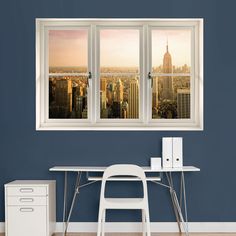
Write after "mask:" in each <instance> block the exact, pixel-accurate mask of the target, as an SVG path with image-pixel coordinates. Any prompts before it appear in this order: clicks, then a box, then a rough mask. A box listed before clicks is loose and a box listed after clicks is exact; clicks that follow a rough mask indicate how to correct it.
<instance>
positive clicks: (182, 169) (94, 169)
mask: <svg viewBox="0 0 236 236" xmlns="http://www.w3.org/2000/svg"><path fill="white" fill-rule="evenodd" d="M141 167H142V168H143V170H144V172H153V173H154V172H195V171H200V169H199V168H197V167H195V166H183V167H175V168H163V167H162V168H159V169H155V170H154V169H151V167H150V166H141ZM106 168H107V166H54V167H52V168H50V169H49V170H50V171H64V172H66V171H68V172H104V171H105V169H106Z"/></svg>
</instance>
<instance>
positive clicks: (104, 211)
mask: <svg viewBox="0 0 236 236" xmlns="http://www.w3.org/2000/svg"><path fill="white" fill-rule="evenodd" d="M105 222H106V209H104V210H103V214H102V236H105Z"/></svg>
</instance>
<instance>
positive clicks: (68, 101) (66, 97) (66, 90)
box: [55, 79, 72, 118]
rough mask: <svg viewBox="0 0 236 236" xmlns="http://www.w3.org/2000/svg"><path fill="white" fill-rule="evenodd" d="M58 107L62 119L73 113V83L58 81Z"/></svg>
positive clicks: (56, 94) (56, 99) (56, 95)
mask: <svg viewBox="0 0 236 236" xmlns="http://www.w3.org/2000/svg"><path fill="white" fill-rule="evenodd" d="M55 101H56V106H57V107H58V109H59V113H60V115H59V116H60V118H61V117H65V118H66V116H68V115H69V113H70V112H72V81H71V80H66V79H59V80H57V81H56V89H55Z"/></svg>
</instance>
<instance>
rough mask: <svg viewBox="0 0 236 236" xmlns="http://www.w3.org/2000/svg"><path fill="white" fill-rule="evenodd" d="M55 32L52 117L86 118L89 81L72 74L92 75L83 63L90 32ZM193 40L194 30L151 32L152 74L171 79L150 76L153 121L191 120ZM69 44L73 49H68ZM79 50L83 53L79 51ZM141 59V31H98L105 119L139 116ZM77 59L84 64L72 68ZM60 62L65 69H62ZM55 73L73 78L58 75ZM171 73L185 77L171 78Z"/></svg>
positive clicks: (51, 40) (52, 40)
mask: <svg viewBox="0 0 236 236" xmlns="http://www.w3.org/2000/svg"><path fill="white" fill-rule="evenodd" d="M56 31H57V32H53V33H51V34H49V62H50V63H51V64H50V65H49V72H50V78H49V110H50V111H49V118H55V119H57V118H77V119H87V118H88V104H87V99H88V98H87V88H88V84H87V77H85V76H84V77H82V76H73V73H86V72H87V71H88V68H87V66H86V65H83V63H84V60H85V59H87V57H85V54H86V53H87V52H86V50H87V48H86V47H85V48H81V47H82V46H84V45H86V40H87V37H88V35H87V34H86V30H82V31H80V30H71V31H73V32H70V33H69V34H68V32H64V31H63V32H61V30H59V31H58V30H56ZM69 31H70V30H69ZM74 31H76V32H74ZM175 31H176V32H175ZM67 34H68V35H67ZM51 37H52V38H51ZM190 39H191V34H190V30H183V32H181V30H168V31H167V30H153V35H152V46H153V47H152V72H154V73H157V74H158V73H165V74H167V75H166V76H155V77H153V78H152V119H189V118H190V76H189V74H190V71H191V67H190V65H191V61H190V49H191V43H190ZM184 40H185V42H184ZM173 42H174V43H173ZM50 43H51V44H52V45H50ZM53 43H54V44H53ZM67 43H68V44H70V45H64V44H67ZM171 43H173V44H171ZM73 47H75V48H74V50H72V48H73ZM79 48H81V50H82V51H81V54H80V53H77V50H76V49H79ZM85 49H86V50H85ZM58 50H59V51H58ZM181 50H183V51H182V52H181ZM64 51H66V52H65V53H64ZM157 52H158V53H157ZM159 52H161V53H162V55H160V53H159ZM77 54H80V56H78V55H77ZM83 55H84V56H83ZM139 56H140V54H139V31H138V30H133V29H116V30H114V29H106V30H101V31H100V62H101V65H100V78H99V80H100V91H99V95H100V118H101V119H138V118H139V115H140V114H139V112H140V111H139V102H140V101H139V100H140V76H139ZM82 57H84V58H83V60H82V59H81V58H82ZM75 59H78V62H79V63H81V64H80V65H78V66H74V65H73V64H74V63H73V60H75ZM60 63H64V65H63V66H58V65H57V64H60ZM54 73H55V74H56V73H62V74H63V73H70V74H72V75H70V76H66V75H65V76H63V75H61V76H57V75H55V76H54V75H53V74H54ZM124 73H128V74H129V75H127V74H126V75H124ZM172 73H173V74H174V73H181V74H186V76H172V75H168V74H172Z"/></svg>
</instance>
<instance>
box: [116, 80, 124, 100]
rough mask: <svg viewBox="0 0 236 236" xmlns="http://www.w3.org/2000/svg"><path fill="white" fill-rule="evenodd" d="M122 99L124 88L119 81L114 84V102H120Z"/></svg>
mask: <svg viewBox="0 0 236 236" xmlns="http://www.w3.org/2000/svg"><path fill="white" fill-rule="evenodd" d="M123 98H124V86H123V83H122V82H121V80H120V79H118V81H117V83H116V91H115V102H122V101H123Z"/></svg>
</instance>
